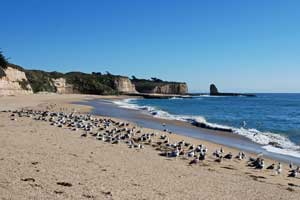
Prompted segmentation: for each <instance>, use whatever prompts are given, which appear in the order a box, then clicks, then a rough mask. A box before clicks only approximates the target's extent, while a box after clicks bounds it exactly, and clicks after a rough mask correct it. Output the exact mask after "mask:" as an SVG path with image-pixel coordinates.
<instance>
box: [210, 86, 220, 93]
mask: <svg viewBox="0 0 300 200" xmlns="http://www.w3.org/2000/svg"><path fill="white" fill-rule="evenodd" d="M216 94H219V91H218V88H217V87H216V86H215V84H211V85H210V95H216Z"/></svg>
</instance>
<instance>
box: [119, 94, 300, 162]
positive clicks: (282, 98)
mask: <svg viewBox="0 0 300 200" xmlns="http://www.w3.org/2000/svg"><path fill="white" fill-rule="evenodd" d="M115 103H116V104H117V105H118V106H120V107H124V108H129V109H136V110H141V111H143V112H148V113H150V114H151V115H153V117H158V118H164V119H175V120H181V121H186V122H188V123H191V122H200V123H204V124H206V125H207V126H209V127H216V128H222V129H230V130H233V133H232V134H238V135H242V136H244V137H246V138H248V139H250V140H252V141H253V142H255V143H257V144H260V145H261V146H262V148H263V149H265V150H266V151H269V152H273V153H278V154H283V155H289V156H293V157H298V158H300V94H257V97H243V96H238V97H225V96H224V97H222V96H218V97H215V96H209V95H201V96H194V97H193V98H171V99H126V100H121V101H116V102H115Z"/></svg>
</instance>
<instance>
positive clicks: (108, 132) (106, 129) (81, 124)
mask: <svg viewBox="0 0 300 200" xmlns="http://www.w3.org/2000/svg"><path fill="white" fill-rule="evenodd" d="M3 112H9V113H11V115H10V118H11V120H17V117H30V118H33V119H34V120H37V121H45V122H49V123H50V125H52V126H56V127H60V128H69V129H70V130H72V131H79V130H83V133H82V134H81V137H87V136H88V135H91V136H93V137H95V138H96V139H97V140H100V141H103V142H107V143H111V144H119V143H120V142H123V143H126V144H127V145H128V147H129V148H135V149H143V148H144V147H145V145H152V146H153V147H157V150H160V151H161V154H160V155H162V156H166V157H170V158H172V157H173V158H175V157H188V158H191V159H190V160H191V161H190V162H189V164H190V165H194V164H197V163H199V162H200V161H204V160H205V159H206V158H207V155H208V149H207V147H205V146H204V145H202V144H200V145H197V146H195V145H193V144H191V143H189V142H185V141H183V140H182V141H180V142H170V140H169V137H168V134H171V132H170V131H168V130H167V129H165V130H164V131H165V133H166V134H157V133H143V132H142V130H141V129H139V128H138V127H136V126H131V125H130V124H129V123H127V122H121V121H115V120H113V119H110V118H97V117H93V116H92V115H90V114H77V113H74V112H73V113H69V114H67V113H64V112H50V111H38V110H30V109H22V110H16V111H11V110H5V111H3ZM163 126H165V124H163ZM212 155H213V158H214V159H215V160H214V161H215V162H218V163H221V162H223V160H232V159H237V160H246V159H247V156H246V154H245V153H244V152H239V153H238V155H236V156H234V155H233V154H232V153H231V152H229V153H227V154H225V153H224V150H223V148H222V147H221V148H220V149H217V150H215V151H214V152H213V154H212ZM247 163H248V166H249V167H252V168H255V169H259V170H262V169H266V170H273V171H274V172H275V173H276V174H281V173H282V171H283V169H282V164H281V163H278V164H277V165H275V163H273V164H272V165H270V166H268V167H266V166H265V161H264V159H263V158H262V155H258V157H257V158H251V157H249V159H248V161H247ZM289 168H290V170H289V174H288V177H297V175H298V173H299V172H300V167H299V166H296V168H294V166H293V164H292V163H290V164H289Z"/></svg>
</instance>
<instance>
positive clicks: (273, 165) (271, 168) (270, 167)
mask: <svg viewBox="0 0 300 200" xmlns="http://www.w3.org/2000/svg"><path fill="white" fill-rule="evenodd" d="M266 169H270V170H274V169H275V164H274V163H273V164H272V165H270V166H269V167H267V168H266Z"/></svg>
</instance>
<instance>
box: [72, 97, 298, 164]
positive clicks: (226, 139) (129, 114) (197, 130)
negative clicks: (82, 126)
mask: <svg viewBox="0 0 300 200" xmlns="http://www.w3.org/2000/svg"><path fill="white" fill-rule="evenodd" d="M131 98H132V97H129V98H126V97H124V98H121V100H125V99H131ZM116 100H120V99H113V98H111V99H103V100H102V99H95V100H93V99H91V100H88V101H86V102H84V103H82V102H74V103H76V104H80V105H88V106H92V107H93V108H94V109H93V110H91V113H92V114H95V115H98V114H101V113H104V115H107V116H110V117H117V116H119V115H120V113H121V117H120V118H121V119H124V120H125V119H126V120H128V119H129V120H128V121H131V122H134V123H137V124H139V125H142V126H144V127H146V128H152V129H158V130H163V127H162V126H161V124H163V123H165V124H167V125H168V127H169V128H170V129H171V130H172V131H173V132H174V133H176V134H178V135H183V136H188V137H192V138H195V139H201V140H207V141H208V142H213V143H216V144H219V145H225V146H228V147H232V148H236V149H241V150H244V151H247V152H250V153H254V154H260V153H263V154H264V156H266V157H268V158H270V159H275V160H278V161H282V162H285V163H289V162H293V163H295V164H300V158H298V157H294V156H290V155H285V154H280V153H275V152H270V151H267V150H266V149H264V148H262V146H263V145H261V144H258V143H255V142H253V141H252V140H250V139H249V138H247V137H245V136H242V135H238V134H234V133H232V132H227V131H221V130H212V129H206V128H202V127H197V126H195V125H192V124H191V123H189V122H185V121H180V120H175V119H174V120H172V119H164V118H159V117H154V116H153V115H151V114H150V113H147V112H144V111H142V110H135V109H129V108H122V107H120V106H119V105H116V104H114V103H113V101H116ZM105 107H109V109H106V108H105ZM99 108H101V109H99ZM112 111H113V112H112ZM149 122H152V123H149Z"/></svg>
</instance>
